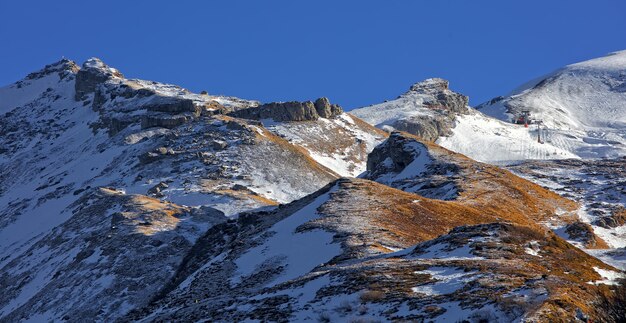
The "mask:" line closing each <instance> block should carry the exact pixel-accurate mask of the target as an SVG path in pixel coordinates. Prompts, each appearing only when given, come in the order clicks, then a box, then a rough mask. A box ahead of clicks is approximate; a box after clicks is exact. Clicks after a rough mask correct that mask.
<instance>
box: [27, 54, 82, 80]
mask: <svg viewBox="0 0 626 323" xmlns="http://www.w3.org/2000/svg"><path fill="white" fill-rule="evenodd" d="M78 70H79V67H78V65H76V63H74V61H71V60H69V59H67V58H62V59H61V60H59V61H56V62H54V63H52V64H48V65H46V66H44V68H42V69H41V70H39V71H37V72H33V73H30V74H28V75H27V76H26V79H27V80H35V79H39V78H42V77H44V76H47V75H50V74H53V73H59V75H60V77H61V79H63V78H65V76H67V75H68V74H74V73H76V72H78Z"/></svg>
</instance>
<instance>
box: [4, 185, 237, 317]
mask: <svg viewBox="0 0 626 323" xmlns="http://www.w3.org/2000/svg"><path fill="white" fill-rule="evenodd" d="M71 211H72V213H73V214H74V215H73V216H72V217H71V218H70V219H69V220H68V221H66V222H65V223H63V224H62V225H60V226H58V227H56V228H54V229H53V230H52V231H51V232H50V233H48V234H46V235H45V236H44V237H43V238H41V239H40V240H39V241H38V242H36V243H35V244H34V245H33V246H32V247H30V248H29V249H28V250H27V251H26V252H25V253H23V254H21V255H19V256H17V257H16V258H15V259H13V260H12V261H10V262H9V263H8V264H7V265H6V266H4V267H3V268H2V275H1V276H0V285H1V286H2V290H3V293H2V295H0V305H2V310H1V311H0V317H2V321H7V322H9V321H13V322H16V321H21V320H33V321H56V320H61V319H63V320H67V321H75V322H77V321H85V320H102V321H110V320H112V319H114V318H116V317H118V316H120V315H123V314H125V313H126V312H127V311H129V310H130V309H132V308H135V307H138V306H143V305H145V304H146V303H147V302H148V301H149V300H150V298H151V297H152V295H153V294H155V293H156V292H157V291H158V290H159V289H160V288H161V286H162V284H161V282H162V281H164V280H167V279H169V278H170V277H171V276H172V274H173V273H174V271H175V269H176V268H177V267H178V264H179V262H180V261H181V260H182V258H183V256H184V254H185V253H186V252H187V251H188V250H189V249H190V248H191V247H192V245H193V243H194V242H195V240H196V239H197V238H198V237H199V236H201V235H202V234H203V233H204V232H205V231H206V230H207V229H208V228H209V227H211V226H212V225H214V224H216V223H220V222H223V221H225V220H226V217H224V215H223V213H221V212H219V211H217V210H214V209H211V208H202V209H191V208H188V207H181V206H177V205H174V204H171V203H167V202H162V201H159V200H157V199H153V198H149V197H146V196H143V195H127V194H124V193H123V192H120V191H117V190H114V189H109V188H102V189H99V190H96V191H94V192H93V193H91V194H88V195H85V196H83V197H82V198H80V199H79V200H78V201H76V202H75V203H73V204H72V206H71Z"/></svg>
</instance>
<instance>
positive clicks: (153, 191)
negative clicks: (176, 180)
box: [148, 182, 169, 198]
mask: <svg viewBox="0 0 626 323" xmlns="http://www.w3.org/2000/svg"><path fill="white" fill-rule="evenodd" d="M168 187H169V186H168V185H167V183H165V182H159V184H156V185H154V186H153V187H151V188H150V189H149V190H148V195H152V196H154V197H157V198H161V197H163V196H165V195H164V194H163V193H162V192H161V191H162V190H164V189H166V188H168Z"/></svg>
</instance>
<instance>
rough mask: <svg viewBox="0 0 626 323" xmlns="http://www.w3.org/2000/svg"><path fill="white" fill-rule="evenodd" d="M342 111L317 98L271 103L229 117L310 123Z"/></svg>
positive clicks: (325, 99)
mask: <svg viewBox="0 0 626 323" xmlns="http://www.w3.org/2000/svg"><path fill="white" fill-rule="evenodd" d="M342 112H343V110H342V109H341V107H340V106H338V105H336V104H330V102H329V101H328V99H327V98H319V99H317V100H316V101H315V103H313V102H311V101H305V102H297V101H291V102H272V103H267V104H263V105H260V106H258V107H252V108H248V109H242V110H238V111H235V112H233V113H231V114H230V115H231V116H234V117H238V118H244V119H254V120H261V119H273V120H274V121H311V120H317V119H319V118H332V117H334V116H337V115H339V114H341V113H342Z"/></svg>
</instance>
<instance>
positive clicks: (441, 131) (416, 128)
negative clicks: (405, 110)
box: [392, 115, 454, 141]
mask: <svg viewBox="0 0 626 323" xmlns="http://www.w3.org/2000/svg"><path fill="white" fill-rule="evenodd" d="M453 125H454V117H452V116H448V115H440V116H439V115H438V116H414V117H410V118H407V119H400V120H397V121H395V122H394V123H393V124H392V127H393V128H394V129H396V130H399V131H405V132H408V133H410V134H413V135H416V136H418V137H420V138H422V139H424V140H428V141H435V140H437V138H439V136H447V135H450V133H451V130H452V127H453Z"/></svg>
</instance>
